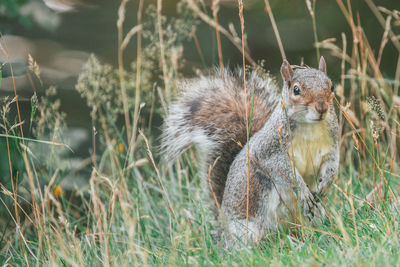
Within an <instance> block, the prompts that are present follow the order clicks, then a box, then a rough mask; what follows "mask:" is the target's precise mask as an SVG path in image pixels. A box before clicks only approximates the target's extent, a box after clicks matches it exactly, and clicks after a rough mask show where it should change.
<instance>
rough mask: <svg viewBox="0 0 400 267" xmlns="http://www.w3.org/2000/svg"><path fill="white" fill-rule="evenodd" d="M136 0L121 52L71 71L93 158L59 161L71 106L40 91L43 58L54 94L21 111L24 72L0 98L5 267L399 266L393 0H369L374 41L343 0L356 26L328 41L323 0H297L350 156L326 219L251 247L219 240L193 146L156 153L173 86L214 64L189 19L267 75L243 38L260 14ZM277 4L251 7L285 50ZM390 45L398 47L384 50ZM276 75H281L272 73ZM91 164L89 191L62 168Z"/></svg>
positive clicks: (0, 256) (121, 22)
mask: <svg viewBox="0 0 400 267" xmlns="http://www.w3.org/2000/svg"><path fill="white" fill-rule="evenodd" d="M136 2H137V3H136ZM136 2H135V5H137V10H136V11H137V14H136V17H137V21H136V24H135V25H133V26H132V25H126V21H125V18H126V16H128V14H127V12H126V8H127V5H129V4H131V3H128V1H126V0H122V2H121V4H120V6H119V9H118V10H115V12H116V13H117V12H118V19H117V22H116V25H117V30H116V31H117V33H118V48H117V51H115V55H116V56H117V65H116V66H113V65H111V64H107V63H104V62H102V61H101V59H99V58H98V57H96V56H95V55H91V56H90V57H89V59H88V61H87V63H86V64H85V65H84V66H83V68H82V70H81V71H80V74H79V77H78V79H77V82H76V86H75V89H76V91H77V92H78V93H79V95H80V96H81V97H82V99H84V101H85V102H86V105H87V107H86V109H85V110H88V112H90V118H91V121H90V128H91V139H90V140H91V144H90V146H89V147H85V149H86V150H87V151H90V157H88V158H87V159H85V160H82V161H80V162H79V164H75V165H74V164H72V163H71V162H72V161H71V159H69V160H67V159H66V158H65V155H72V154H73V153H72V152H71V148H70V146H69V139H68V138H66V137H65V136H64V133H65V132H66V131H67V130H68V125H67V124H66V116H68V114H65V113H63V112H62V111H61V109H60V102H59V100H58V99H57V92H56V88H54V87H50V88H47V87H46V88H41V86H43V84H44V83H43V82H42V78H41V66H40V62H36V60H35V59H34V58H32V57H29V59H28V68H29V76H30V78H31V79H32V80H33V81H34V82H33V83H32V84H34V85H35V86H36V87H38V90H42V91H43V92H45V93H43V94H38V95H37V94H36V93H35V94H33V95H32V96H31V97H30V100H29V102H30V104H29V112H28V111H27V110H26V109H25V110H21V108H20V101H21V100H20V99H19V98H18V95H19V93H18V89H19V88H17V87H16V86H15V84H14V86H13V88H12V93H11V94H10V95H9V96H8V97H6V98H4V99H2V102H1V110H0V112H1V118H0V126H1V128H2V130H1V132H0V133H1V134H0V139H1V143H0V154H1V155H0V160H1V161H2V163H1V166H2V167H1V171H2V173H0V186H1V192H0V202H1V203H0V214H1V216H0V263H2V264H3V266H118V265H121V266H131V265H135V266H136V265H140V266H141V265H162V266H164V265H169V266H210V265H211V266H212V265H223V266H246V265H248V266H263V265H274V266H275V265H295V266H296V265H297V266H299V265H302V266H303V265H306V266H309V265H312V266H319V265H329V266H330V265H333V266H343V265H349V266H364V265H367V266H376V265H377V266H396V265H399V264H400V225H399V218H400V198H399V190H400V175H399V172H398V170H399V167H400V164H399V149H400V138H399V135H398V134H399V132H400V123H399V122H400V118H399V111H400V97H399V85H400V38H399V29H400V28H399V27H400V13H399V11H396V10H394V8H393V6H394V2H395V1H392V2H391V3H392V5H390V2H389V4H388V5H387V6H385V7H380V6H377V5H376V4H375V3H374V1H372V0H365V1H364V2H365V4H366V5H367V7H368V8H369V10H370V12H371V13H372V14H373V16H372V17H371V18H370V19H371V20H373V23H374V24H376V27H377V29H379V40H380V41H379V42H378V45H375V46H372V45H371V43H370V41H369V37H368V36H367V34H366V33H365V32H366V31H365V30H364V29H365V28H364V26H363V23H362V22H363V20H360V17H359V14H358V11H357V10H356V9H355V8H354V7H353V6H351V4H352V3H351V2H350V1H342V0H336V3H335V5H336V6H337V7H338V8H339V9H340V12H341V16H342V17H341V19H343V20H345V21H346V23H347V29H346V30H347V31H349V32H350V34H347V35H346V34H344V33H342V34H339V35H338V36H332V38H327V39H323V40H322V39H320V37H319V35H318V27H319V24H318V20H317V19H316V18H318V15H319V14H318V12H316V6H318V5H323V3H322V1H311V0H306V1H305V2H304V3H302V5H303V6H304V7H305V8H306V9H307V12H308V17H307V19H308V20H310V21H311V25H312V27H311V28H310V29H309V30H310V32H312V36H313V38H314V40H313V43H314V49H313V57H314V59H319V57H320V55H324V56H325V58H326V60H327V62H328V74H329V73H335V74H338V75H337V77H338V78H337V79H333V81H334V84H335V88H336V89H335V94H336V98H335V108H336V111H337V114H338V118H339V122H340V134H341V136H340V140H339V143H340V155H341V160H340V169H339V175H338V178H337V179H336V180H335V183H334V184H333V185H332V187H331V190H330V193H329V194H328V196H327V197H326V198H325V199H324V203H323V205H324V207H325V209H326V211H327V218H326V219H325V220H324V221H323V222H322V223H319V224H317V225H313V226H311V225H308V224H298V223H291V222H283V225H284V227H282V228H281V229H280V230H278V231H276V232H272V233H271V234H270V235H269V236H268V238H266V239H265V240H263V241H262V242H260V243H259V244H258V245H253V246H251V245H246V244H242V245H241V246H239V247H235V248H230V249H227V248H225V247H224V245H223V244H222V242H220V241H219V240H218V238H216V237H215V232H216V230H217V225H216V222H215V220H214V216H213V214H212V212H211V211H210V209H209V205H210V203H211V202H212V200H211V199H210V198H209V197H208V193H207V190H208V188H204V185H203V184H204V183H203V181H202V179H204V177H202V175H201V171H200V170H199V168H200V165H199V157H198V154H197V153H196V149H195V148H191V149H189V150H188V151H187V152H185V153H184V154H183V155H182V157H181V158H180V159H179V160H178V161H177V162H175V163H174V164H170V165H168V164H165V163H164V162H163V161H162V157H161V155H160V153H159V135H160V127H161V124H162V120H163V118H164V117H165V114H166V111H167V109H168V104H169V103H170V102H171V101H173V99H174V98H175V97H176V95H177V93H178V92H177V90H178V89H177V88H178V85H177V84H178V82H179V81H180V80H182V79H183V78H184V77H187V76H190V75H188V73H191V77H194V76H197V75H198V74H199V73H205V74H206V73H207V68H205V67H204V65H206V64H204V62H205V60H204V58H206V60H208V59H207V56H206V54H207V51H206V50H205V49H204V48H202V47H201V45H200V44H201V43H202V42H201V41H202V40H199V39H198V37H197V35H196V27H207V28H208V31H211V32H212V33H213V34H215V38H216V39H215V40H216V42H215V47H214V49H215V51H217V53H216V56H215V61H214V62H213V65H215V66H217V67H218V68H228V66H229V64H228V63H229V61H228V59H227V58H226V57H225V58H224V47H226V46H229V47H230V49H232V50H233V49H237V53H238V55H239V56H240V61H241V62H242V65H241V67H243V68H247V69H250V68H253V69H257V70H259V71H261V72H265V70H268V64H270V63H268V59H267V62H263V61H259V60H258V59H254V58H252V56H251V53H250V50H249V49H248V48H247V46H248V45H249V46H250V44H247V41H246V40H245V39H244V38H243V36H247V35H246V29H247V27H251V25H248V24H247V22H246V21H247V17H246V9H244V12H243V9H241V8H240V7H241V5H242V1H241V0H239V1H238V5H236V3H234V4H235V8H236V11H235V12H237V17H236V18H235V19H236V25H238V27H237V28H236V31H234V30H232V29H231V28H232V27H234V26H232V27H231V28H228V25H222V23H221V25H220V26H217V25H219V22H218V19H221V18H220V17H221V15H220V14H219V12H222V11H223V9H224V7H225V6H224V5H221V6H218V3H217V2H218V1H215V2H214V1H211V2H212V4H210V5H207V4H206V3H204V2H203V1H195V0H182V1H179V3H178V4H177V5H178V8H177V10H178V12H179V16H177V17H169V16H168V15H165V14H164V13H163V1H161V0H158V1H157V2H155V1H154V3H152V4H151V5H147V4H146V3H144V2H146V1H144V0H140V1H136ZM164 2H165V1H164ZM221 2H223V1H221ZM233 2H235V1H233ZM243 2H244V1H243ZM269 2H270V1H269V0H265V1H264V2H263V1H260V3H258V4H259V6H260V7H263V8H266V11H269V12H265V13H264V16H265V17H264V23H265V24H266V25H267V24H268V25H272V28H273V33H272V34H273V36H270V37H269V38H270V39H273V40H274V42H277V43H278V47H279V50H277V51H279V52H280V58H279V62H281V60H282V58H285V57H286V56H285V43H284V42H283V43H282V41H281V38H280V34H283V33H282V32H281V31H280V29H279V27H276V26H277V24H276V20H279V18H278V17H277V16H276V14H274V8H272V9H271V8H270V7H269V6H270V3H269ZM271 2H272V1H271ZM273 7H274V6H273ZM274 15H275V16H274ZM368 25H370V23H369V24H368ZM278 26H279V24H278ZM396 34H397V35H396ZM374 38H375V37H374ZM375 39H376V38H375ZM188 40H190V42H192V45H193V47H194V49H196V50H195V51H197V53H198V54H197V57H198V58H200V59H201V60H202V62H203V65H200V67H198V68H197V67H196V68H194V67H193V69H195V70H188V69H187V68H185V64H184V55H185V53H184V45H183V44H184V43H185V42H188ZM131 42H136V44H135V48H136V51H135V52H136V57H135V60H134V61H132V62H130V61H128V60H127V59H126V58H125V56H124V55H125V52H126V48H127V47H130V48H132V47H131V46H128V44H130V43H131ZM221 42H223V43H224V44H225V45H221ZM385 49H390V53H391V54H390V55H389V56H388V55H386V54H385V53H386V50H385ZM8 50H9V48H8V47H6V45H5V44H4V43H2V42H1V39H0V54H3V55H5V56H6V57H7V56H8ZM393 51H394V52H393ZM392 52H393V53H392ZM385 56H386V57H385ZM385 58H386V59H385ZM388 59H389V61H390V60H391V61H390V62H389V63H387V62H385V60H386V61H388ZM187 60H189V59H187ZM289 60H290V59H289ZM315 62H317V61H316V60H315ZM330 62H333V63H332V64H331V65H330V64H329V63H330ZM295 63H296V64H300V62H295ZM306 63H307V62H306ZM5 64H8V65H11V67H10V69H11V75H12V78H13V79H14V74H13V71H12V64H10V62H8V63H7V62H5ZM243 64H244V65H245V66H243ZM292 64H294V63H292ZM309 64H310V65H311V66H314V65H315V64H316V63H312V62H310V63H309ZM384 64H386V65H384ZM276 65H277V66H278V65H280V63H279V64H276ZM383 65H384V67H383ZM330 66H332V67H330ZM392 66H394V68H392ZM0 79H1V76H0ZM276 82H277V84H278V85H280V84H281V78H280V77H279V76H276ZM0 87H1V86H0ZM43 87H44V86H43ZM35 92H36V91H35ZM23 112H24V113H23ZM24 114H25V115H24ZM69 138H71V137H69ZM71 166H73V167H71ZM82 175H83V176H84V177H86V180H85V182H84V183H83V185H82V186H81V188H72V187H69V188H67V187H65V186H64V185H65V179H66V177H67V178H68V179H71V177H75V176H76V177H77V176H82Z"/></svg>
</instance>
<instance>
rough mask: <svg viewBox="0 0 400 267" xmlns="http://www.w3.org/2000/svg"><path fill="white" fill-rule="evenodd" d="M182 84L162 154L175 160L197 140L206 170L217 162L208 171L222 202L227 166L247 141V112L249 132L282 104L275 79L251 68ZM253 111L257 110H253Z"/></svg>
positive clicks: (169, 118)
mask: <svg viewBox="0 0 400 267" xmlns="http://www.w3.org/2000/svg"><path fill="white" fill-rule="evenodd" d="M221 77H222V75H221V74H220V73H218V72H217V73H215V74H214V75H213V76H211V77H201V78H199V79H194V80H189V81H185V82H183V83H181V85H180V89H181V95H180V96H179V97H178V99H177V100H176V101H175V102H174V103H173V104H171V106H170V108H169V111H168V115H167V117H166V119H165V123H164V129H163V134H162V147H161V148H162V152H163V154H164V156H165V159H166V160H167V161H174V160H176V159H177V158H178V157H179V155H180V154H182V153H183V152H184V151H185V150H186V149H187V148H189V147H190V146H191V145H193V144H196V145H197V147H198V149H199V152H200V154H201V156H202V157H201V161H202V165H203V168H207V170H208V166H210V165H212V164H214V163H215V166H214V167H213V169H212V171H211V175H210V177H209V178H210V180H211V181H210V182H211V186H212V190H213V192H214V194H215V196H216V198H217V201H218V202H219V204H221V201H222V196H223V192H224V188H225V181H226V177H227V174H228V171H229V167H230V165H231V163H232V161H233V159H234V158H235V156H236V154H237V153H239V151H240V150H241V149H242V147H243V146H244V145H245V144H246V141H247V138H246V135H247V129H246V114H247V116H248V121H249V122H250V116H251V114H252V123H251V132H250V136H251V135H252V134H253V133H255V132H256V131H258V130H259V129H260V128H261V127H262V126H263V125H264V123H265V122H266V121H267V119H268V117H269V115H270V114H271V112H272V111H273V110H274V107H275V105H276V104H277V103H278V99H279V97H278V93H277V89H276V85H275V83H274V81H273V80H272V79H271V78H270V77H269V76H268V75H263V76H261V75H259V74H258V73H257V72H256V71H253V72H251V73H249V74H247V75H246V90H247V94H245V91H244V88H243V72H242V71H241V70H239V69H238V70H236V71H235V72H233V73H232V72H228V71H226V72H224V75H223V78H221ZM246 109H247V110H246ZM252 110H253V112H252Z"/></svg>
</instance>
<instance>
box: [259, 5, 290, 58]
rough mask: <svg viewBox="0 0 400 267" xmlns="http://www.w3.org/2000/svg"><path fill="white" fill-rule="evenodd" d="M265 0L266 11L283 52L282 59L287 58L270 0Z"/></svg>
mask: <svg viewBox="0 0 400 267" xmlns="http://www.w3.org/2000/svg"><path fill="white" fill-rule="evenodd" d="M264 2H265V12H266V13H267V14H268V16H269V19H270V20H271V24H272V29H273V30H274V34H275V38H276V41H277V42H278V46H279V51H280V52H281V56H282V59H286V54H285V50H284V49H283V45H282V41H281V36H280V35H279V31H278V27H277V26H276V22H275V18H274V14H273V13H272V9H271V6H270V4H269V0H264Z"/></svg>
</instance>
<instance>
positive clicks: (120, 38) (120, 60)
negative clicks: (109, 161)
mask: <svg viewBox="0 0 400 267" xmlns="http://www.w3.org/2000/svg"><path fill="white" fill-rule="evenodd" d="M128 1H129V0H122V1H121V5H120V6H119V9H118V20H117V30H118V74H119V81H120V86H121V94H122V105H123V108H124V116H125V126H126V136H127V139H128V140H129V139H130V135H131V122H130V118H129V109H128V97H127V94H126V84H125V83H126V82H125V78H124V72H125V70H124V59H123V53H124V47H123V41H124V40H123V38H124V37H123V25H124V21H125V8H126V4H127V3H128Z"/></svg>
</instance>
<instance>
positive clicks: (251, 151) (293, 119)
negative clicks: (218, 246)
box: [161, 57, 339, 242]
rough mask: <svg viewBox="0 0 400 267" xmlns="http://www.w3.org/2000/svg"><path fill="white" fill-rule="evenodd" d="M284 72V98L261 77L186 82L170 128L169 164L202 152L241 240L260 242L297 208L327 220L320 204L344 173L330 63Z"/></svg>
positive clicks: (223, 210) (224, 214)
mask: <svg viewBox="0 0 400 267" xmlns="http://www.w3.org/2000/svg"><path fill="white" fill-rule="evenodd" d="M280 72H281V75H282V79H283V87H282V90H281V93H278V88H277V86H276V85H275V82H274V80H273V78H271V77H270V76H269V75H268V76H265V75H264V76H263V75H260V74H259V73H258V72H257V71H251V72H250V73H247V74H246V73H243V71H241V70H237V71H236V72H233V73H232V72H229V71H224V73H223V74H224V75H220V74H221V73H217V74H216V75H214V76H211V77H200V78H197V79H194V80H187V81H184V82H182V84H181V86H180V87H181V95H180V96H179V97H178V99H177V100H176V101H175V102H174V103H173V104H171V106H170V109H169V112H168V114H167V116H166V118H165V123H164V126H163V134H162V146H161V148H162V151H163V153H164V156H165V158H166V160H167V161H169V162H171V161H174V160H176V159H177V158H178V157H179V155H180V154H181V153H183V152H184V151H185V150H186V149H188V148H189V147H190V146H191V145H193V144H196V145H197V147H198V150H199V152H200V154H201V156H202V157H201V162H202V165H203V168H205V167H207V166H211V167H210V171H209V172H208V175H207V180H208V182H209V188H210V189H211V190H210V191H211V194H212V196H213V197H214V200H215V202H216V205H217V206H218V207H220V218H221V220H222V221H223V222H225V224H224V225H225V231H223V232H227V233H230V234H232V235H233V236H235V237H236V238H238V239H239V240H247V239H251V240H253V241H256V242H257V241H259V240H261V239H262V238H263V237H265V236H266V235H267V233H268V231H269V230H271V229H273V228H276V227H277V226H278V225H279V223H278V222H279V220H280V219H281V218H286V217H288V216H292V218H293V214H294V213H296V212H297V208H298V207H300V210H302V211H303V212H302V213H303V215H304V216H302V217H305V218H306V219H307V220H308V221H310V222H311V223H314V222H316V221H318V220H321V219H323V218H324V217H325V211H324V208H323V207H322V205H321V202H320V199H321V198H322V197H324V196H325V195H326V193H327V192H328V189H329V186H330V185H331V184H332V182H333V180H334V179H335V177H336V176H337V172H338V168H339V147H338V135H339V133H338V131H339V126H338V120H337V116H336V113H335V108H334V105H333V98H334V86H333V83H332V81H331V79H330V78H329V77H328V76H327V73H326V63H325V60H324V58H323V57H321V58H320V63H319V67H318V69H314V68H310V67H301V66H291V65H290V64H289V62H288V61H287V60H284V61H283V63H282V66H281V69H280ZM243 75H245V77H243ZM243 78H246V79H245V84H246V90H245V89H244V86H243V85H244V83H243V81H244V79H243ZM246 116H247V118H246ZM247 135H248V137H247ZM247 140H248V143H247ZM247 194H248V195H247Z"/></svg>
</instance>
